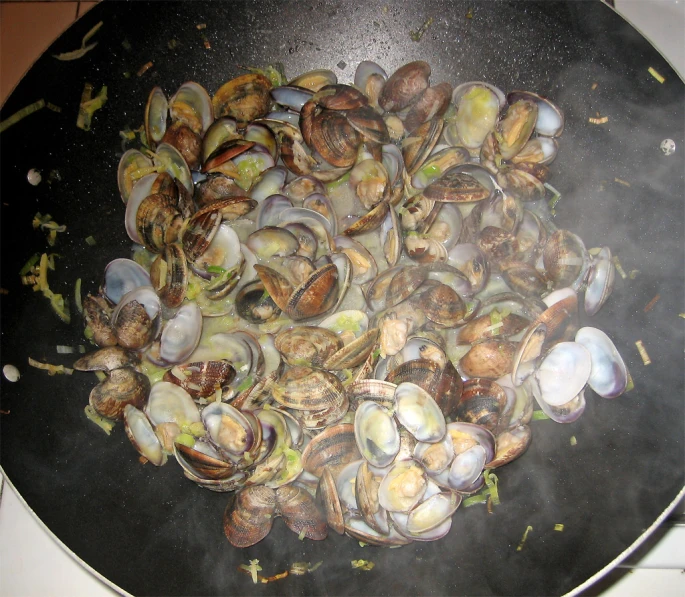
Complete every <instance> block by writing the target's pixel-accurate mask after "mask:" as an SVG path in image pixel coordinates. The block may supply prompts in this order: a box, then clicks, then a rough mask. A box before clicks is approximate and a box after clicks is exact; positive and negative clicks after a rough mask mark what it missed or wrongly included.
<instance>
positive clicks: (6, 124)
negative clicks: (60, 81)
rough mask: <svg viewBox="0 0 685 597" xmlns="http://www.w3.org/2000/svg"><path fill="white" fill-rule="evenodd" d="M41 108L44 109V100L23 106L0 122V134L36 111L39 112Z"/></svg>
mask: <svg viewBox="0 0 685 597" xmlns="http://www.w3.org/2000/svg"><path fill="white" fill-rule="evenodd" d="M43 108H45V100H44V99H42V98H41V99H39V100H38V101H37V102H33V103H32V104H29V105H28V106H25V107H24V108H22V109H21V110H18V111H17V112H15V113H14V114H12V116H10V117H9V118H6V119H5V120H3V121H2V122H0V133H2V132H4V131H6V130H7V129H8V128H10V127H11V126H12V125H13V124H17V122H19V121H20V120H22V119H24V118H26V117H27V116H28V115H29V114H33V113H34V112H38V110H41V109H43Z"/></svg>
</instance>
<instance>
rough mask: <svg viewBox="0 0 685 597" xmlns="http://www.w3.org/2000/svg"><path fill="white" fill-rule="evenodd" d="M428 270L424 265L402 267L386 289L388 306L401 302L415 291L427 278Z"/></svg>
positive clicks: (386, 305)
mask: <svg viewBox="0 0 685 597" xmlns="http://www.w3.org/2000/svg"><path fill="white" fill-rule="evenodd" d="M427 276H428V272H427V271H426V269H425V268H423V267H418V266H411V265H410V266H407V267H403V268H402V269H400V270H399V271H398V272H397V273H396V274H395V275H394V276H393V278H392V281H391V282H390V285H389V286H388V290H387V291H386V294H385V297H386V304H385V307H386V308H388V309H389V308H390V307H393V306H395V305H397V304H398V303H401V302H402V301H403V300H404V299H406V298H407V297H409V296H410V295H412V294H413V293H414V291H415V290H416V289H417V288H418V287H419V286H421V284H423V283H424V282H425V280H426V278H427Z"/></svg>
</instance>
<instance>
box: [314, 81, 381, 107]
mask: <svg viewBox="0 0 685 597" xmlns="http://www.w3.org/2000/svg"><path fill="white" fill-rule="evenodd" d="M312 101H313V102H314V103H315V104H317V105H318V106H320V107H322V108H326V109H328V110H354V109H356V108H361V107H363V106H367V105H368V103H369V100H368V99H367V98H366V96H365V95H364V94H363V93H362V92H361V91H359V89H357V88H356V87H352V86H351V85H343V84H342V83H334V84H332V85H324V86H323V87H321V89H319V90H318V91H317V92H316V93H315V94H314V96H313V97H312Z"/></svg>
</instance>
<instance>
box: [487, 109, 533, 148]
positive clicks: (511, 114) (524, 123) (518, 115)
mask: <svg viewBox="0 0 685 597" xmlns="http://www.w3.org/2000/svg"><path fill="white" fill-rule="evenodd" d="M537 117H538V106H537V104H536V103H535V102H532V101H529V100H523V99H522V100H518V101H517V102H516V103H514V104H512V105H511V106H509V109H508V110H507V113H506V114H505V116H504V118H502V120H500V121H499V122H498V123H497V126H496V127H495V130H496V133H497V134H498V135H499V137H498V140H499V151H500V154H501V155H502V158H503V159H505V160H510V159H511V158H513V157H514V156H515V155H516V154H517V153H518V152H519V151H521V149H523V146H524V145H525V144H526V143H527V142H528V139H529V138H530V136H531V134H532V133H533V130H534V129H535V121H536V120H537Z"/></svg>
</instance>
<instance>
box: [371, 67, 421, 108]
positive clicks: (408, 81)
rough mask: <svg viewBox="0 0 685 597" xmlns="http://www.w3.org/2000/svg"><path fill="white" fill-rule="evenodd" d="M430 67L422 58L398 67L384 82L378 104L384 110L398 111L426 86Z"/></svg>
mask: <svg viewBox="0 0 685 597" xmlns="http://www.w3.org/2000/svg"><path fill="white" fill-rule="evenodd" d="M430 74H431V67H430V65H429V64H428V63H427V62H424V61H423V60H416V61H414V62H409V63H408V64H405V65H404V66H401V67H400V68H398V69H397V70H396V71H395V72H394V73H393V74H392V75H390V77H389V78H388V80H387V81H386V82H385V85H384V86H383V89H382V90H381V93H380V95H379V97H378V105H379V106H380V107H381V108H383V110H385V111H386V112H399V111H400V110H402V109H403V108H405V107H406V106H408V105H409V104H410V103H411V102H412V100H414V99H415V98H416V97H417V96H418V95H419V93H421V92H422V91H423V90H424V89H426V88H427V87H428V79H429V77H430Z"/></svg>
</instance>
